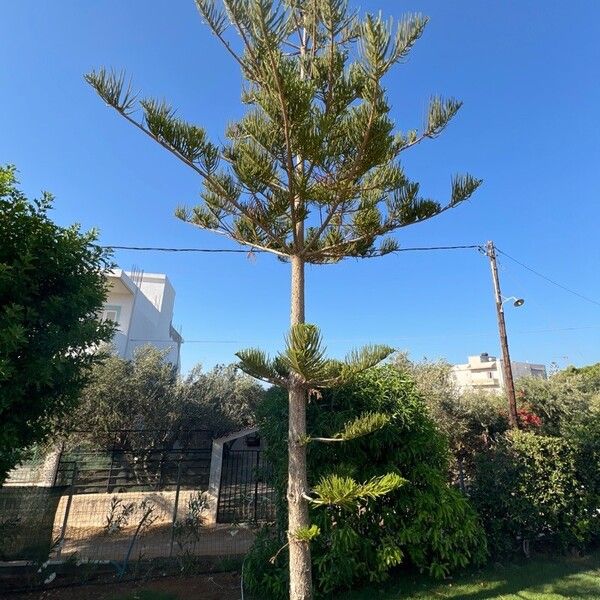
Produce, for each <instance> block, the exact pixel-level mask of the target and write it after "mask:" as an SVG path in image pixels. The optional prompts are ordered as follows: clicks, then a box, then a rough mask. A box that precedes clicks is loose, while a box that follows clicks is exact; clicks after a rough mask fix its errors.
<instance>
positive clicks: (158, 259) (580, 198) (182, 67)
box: [0, 0, 600, 371]
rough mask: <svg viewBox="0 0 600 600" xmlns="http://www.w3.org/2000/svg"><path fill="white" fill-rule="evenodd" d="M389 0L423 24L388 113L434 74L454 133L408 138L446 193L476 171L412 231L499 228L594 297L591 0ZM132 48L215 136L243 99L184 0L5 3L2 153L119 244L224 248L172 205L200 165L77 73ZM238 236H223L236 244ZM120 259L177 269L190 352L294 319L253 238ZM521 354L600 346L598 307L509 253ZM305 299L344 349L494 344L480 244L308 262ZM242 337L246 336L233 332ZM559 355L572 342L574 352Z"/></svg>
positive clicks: (63, 213) (268, 331) (444, 350)
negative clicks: (448, 98) (242, 247)
mask: <svg viewBox="0 0 600 600" xmlns="http://www.w3.org/2000/svg"><path fill="white" fill-rule="evenodd" d="M361 6H362V8H363V9H370V10H378V9H382V10H383V11H384V13H386V14H389V15H399V14H401V13H402V12H411V11H421V12H423V13H425V14H427V15H429V16H430V17H431V23H430V25H429V27H428V29H427V31H426V33H425V35H424V36H423V38H422V39H421V40H420V42H419V43H418V44H417V46H416V47H415V49H414V51H413V53H412V55H411V57H410V60H409V61H408V63H407V64H405V65H403V66H401V67H399V68H397V69H396V70H395V71H394V73H393V75H392V76H391V77H390V78H389V79H388V82H387V83H388V86H389V96H390V100H391V102H392V104H393V116H394V118H395V119H396V121H397V123H398V125H399V126H400V127H402V128H404V129H408V128H411V127H413V126H419V125H420V124H421V123H422V119H423V114H424V110H425V107H426V102H427V99H428V98H429V96H430V95H431V94H434V93H441V94H444V95H453V96H456V97H459V98H461V99H463V100H464V103H465V104H464V107H463V109H462V110H461V112H460V113H459V116H458V117H457V118H456V119H455V120H454V121H453V123H452V125H451V126H450V127H449V129H448V130H447V131H446V133H445V134H444V135H443V136H442V137H441V138H440V139H438V140H435V141H432V142H429V143H427V144H424V145H422V146H420V147H418V148H417V149H415V150H413V151H410V153H407V154H406V156H405V166H406V170H407V171H408V173H409V174H410V175H411V176H412V177H414V178H416V179H420V180H421V181H422V182H423V190H424V192H425V193H427V194H429V195H433V196H437V197H440V198H442V199H443V198H444V197H445V194H446V193H447V190H448V187H449V182H450V177H451V175H452V174H453V173H454V172H457V171H465V170H468V171H470V172H472V173H473V174H475V175H477V176H479V177H482V178H483V179H484V180H485V183H484V186H483V187H482V188H481V189H480V191H479V192H478V193H477V194H476V196H475V197H474V198H473V199H472V200H471V201H470V202H469V203H467V204H465V205H463V206H461V207H460V208H458V209H456V210H454V211H451V212H449V213H446V214H444V215H442V216H441V217H439V218H437V219H434V220H432V221H430V222H427V223H424V224H421V225H418V226H415V227H412V228H410V229H407V230H405V231H404V232H402V233H401V234H400V236H399V240H400V242H401V244H402V245H404V246H412V245H439V244H463V243H474V242H475V243H478V242H485V241H486V240H488V239H493V240H495V242H496V244H497V245H498V247H500V248H502V249H504V250H506V251H507V252H508V253H509V254H511V255H512V256H515V257H516V258H518V259H520V260H522V261H523V262H525V263H527V264H529V265H531V266H532V267H534V268H536V269H538V270H539V271H542V272H543V273H545V274H547V275H548V276H550V277H552V278H554V279H556V280H557V281H559V282H561V283H563V284H565V285H566V286H568V287H570V288H573V289H575V290H578V291H580V292H581V293H583V294H585V295H587V296H590V297H591V298H594V299H596V300H600V278H599V277H598V264H599V262H600V261H599V259H600V250H599V244H598V223H599V219H598V216H599V215H598V212H599V208H598V207H599V202H598V200H599V192H600V185H599V181H598V180H599V177H600V110H598V107H599V106H600V78H599V77H598V65H599V64H600V42H599V40H600V3H597V2H591V1H589V0H572V1H570V2H565V1H558V0H547V1H545V2H541V1H540V0H536V1H533V0H493V1H492V0H487V1H482V0H463V1H458V2H448V1H447V0H423V1H417V0H406V1H402V2H400V1H397V0H365V1H364V2H362V4H361ZM101 65H107V66H114V67H117V68H126V69H127V70H128V71H129V72H130V73H131V74H132V75H133V76H134V80H135V84H136V86H137V87H138V88H139V89H141V90H143V92H144V93H145V94H147V95H153V96H158V97H165V98H167V99H169V100H170V101H171V102H172V103H173V104H174V105H175V106H176V107H178V109H179V111H180V114H181V115H182V116H184V117H186V118H188V119H190V120H194V121H197V122H198V123H200V124H203V125H205V126H206V127H207V129H208V130H209V132H210V133H211V134H212V135H213V136H214V137H215V139H222V132H223V130H224V126H225V124H226V123H227V121H228V120H229V119H231V118H233V117H236V116H237V115H239V114H241V110H242V109H241V105H240V102H239V92H240V75H239V72H238V69H237V68H236V66H235V65H234V64H233V63H232V62H231V61H230V59H229V58H228V57H227V56H226V54H225V52H224V51H223V49H222V48H221V47H220V46H219V45H218V43H217V42H216V40H215V39H214V38H213V37H211V35H210V34H209V32H208V30H207V29H206V28H205V27H204V26H203V25H202V24H201V22H200V19H199V18H198V16H197V14H196V10H195V7H194V3H193V1H192V0H177V1H173V0H128V1H127V2H123V1H121V0H96V1H94V2H82V1H81V0H60V1H59V2H39V1H35V0H21V1H19V2H5V3H4V5H3V7H2V35H1V36H0V90H1V98H2V99H1V110H0V162H2V163H6V162H10V163H14V164H16V165H17V166H18V168H19V169H20V172H21V174H20V178H21V181H22V187H23V188H24V189H25V191H26V192H27V193H28V194H29V195H31V196H34V195H36V194H37V193H38V192H39V191H40V190H41V189H46V190H49V191H51V192H53V193H54V194H55V195H56V197H57V200H56V210H55V213H54V214H55V218H56V220H57V221H58V222H60V223H63V224H67V223H71V222H74V221H76V222H79V223H81V224H82V225H83V227H85V228H89V227H92V226H94V227H98V228H99V229H100V231H101V241H102V242H103V243H106V244H115V245H117V244H123V245H161V246H199V247H225V246H226V245H227V242H226V240H223V239H221V238H217V237H215V236H213V235H212V234H210V233H206V232H203V231H200V230H198V229H195V228H193V227H192V226H189V225H185V224H183V223H181V222H180V221H178V220H176V219H175V218H174V217H173V209H174V208H175V206H177V205H179V204H186V203H187V204H193V203H194V202H195V200H196V198H197V197H198V190H199V184H200V182H199V181H198V180H197V179H196V178H195V176H194V175H193V174H192V173H190V172H189V171H188V170H187V169H186V168H185V167H184V166H183V165H181V164H179V163H178V162H177V160H176V159H174V158H173V157H171V156H170V155H169V154H168V153H166V152H165V151H164V150H162V149H161V148H160V147H159V146H158V145H157V144H155V143H153V142H152V141H151V140H149V139H148V138H146V137H144V136H143V135H142V134H141V133H139V132H138V131H136V130H135V129H134V128H132V127H131V126H130V125H128V124H127V123H126V122H125V121H124V120H123V119H121V118H120V117H119V116H118V115H117V114H116V113H114V112H113V111H111V110H109V109H108V108H106V107H105V106H103V104H102V103H101V102H100V101H99V99H98V98H97V97H96V95H95V94H94V93H93V91H92V90H91V89H90V88H88V86H87V85H86V84H85V83H84V81H83V74H84V73H85V72H87V71H89V70H91V69H92V68H94V67H97V66H101ZM230 247H232V246H231V244H230ZM116 259H117V260H118V262H119V264H120V265H121V266H122V267H123V268H126V269H128V268H130V267H131V266H132V265H136V266H137V267H139V268H141V269H143V270H145V271H148V272H153V271H154V272H156V271H158V272H165V273H167V274H168V276H169V277H170V279H171V280H172V282H173V284H174V286H175V289H176V292H177V299H176V317H175V324H176V325H181V327H182V331H183V335H184V338H185V339H187V340H190V341H191V340H220V341H221V342H220V343H216V342H211V343H191V342H190V343H187V344H185V345H184V348H183V369H184V371H185V370H187V369H189V368H190V367H191V366H192V365H193V364H195V363H197V362H201V363H203V364H204V365H205V366H210V365H212V364H214V363H216V362H231V361H232V360H233V359H234V357H233V354H234V352H235V351H236V350H237V349H239V348H241V347H246V346H248V345H260V346H262V347H265V348H266V349H268V350H270V351H273V350H274V349H276V348H277V347H279V346H280V345H281V344H280V342H281V339H282V335H283V332H284V331H285V330H286V328H287V322H288V268H287V266H286V265H284V264H282V263H280V262H278V261H277V260H275V259H273V258H271V257H267V256H258V257H257V260H256V261H255V262H251V261H249V260H247V259H246V258H245V257H244V256H243V255H210V256H207V255H194V254H189V255H186V254H168V255H165V254H154V253H143V254H142V253H133V252H119V253H118V254H117V255H116ZM501 267H502V268H501V277H502V284H503V292H504V293H505V295H507V296H512V295H517V296H523V297H525V298H526V300H527V302H526V304H525V306H524V307H523V308H521V309H518V310H516V309H512V308H511V309H507V321H508V326H509V333H510V341H511V348H512V355H513V359H515V360H528V361H531V362H543V363H546V364H548V363H550V362H551V361H557V362H559V364H561V366H562V365H564V364H566V363H567V362H568V363H574V364H585V363H589V362H593V361H598V360H600V352H599V344H598V342H599V341H600V306H597V305H593V304H591V303H586V302H584V301H583V300H581V299H579V298H577V297H575V296H572V295H570V294H568V293H566V292H564V291H562V290H560V289H558V288H555V287H552V286H550V285H548V284H547V283H545V282H544V281H542V280H540V279H538V278H536V277H535V276H534V275H533V274H531V273H529V272H527V271H525V270H523V269H521V268H520V267H519V266H517V265H514V264H512V263H511V262H510V261H508V260H503V261H502V265H501ZM307 317H308V319H309V320H310V321H312V322H316V323H318V324H320V325H321V327H322V329H323V332H324V334H325V337H326V340H328V346H329V349H330V351H331V353H332V354H335V355H341V354H344V353H345V352H346V351H347V350H349V349H350V348H352V347H353V346H355V345H358V344H360V343H363V342H387V343H390V344H392V345H394V346H396V347H398V348H401V349H406V350H409V351H410V352H411V354H412V356H413V357H415V358H419V357H422V356H427V357H430V358H434V357H446V358H447V359H449V360H450V361H453V362H462V361H464V359H465V358H466V356H467V355H468V354H477V353H479V352H484V351H487V352H489V353H498V352H499V349H498V341H497V331H496V322H495V312H494V306H493V298H492V288H491V281H490V274H489V267H488V263H487V260H486V259H485V257H483V256H481V255H479V254H477V252H476V251H467V250H464V251H455V252H452V253H423V254H416V253H405V254H400V255H395V256H388V257H385V258H382V259H374V260H370V261H362V262H361V261H349V262H346V263H344V264H342V265H336V266H329V267H311V268H310V269H309V270H308V292H307ZM227 342H233V343H227ZM566 357H568V358H566Z"/></svg>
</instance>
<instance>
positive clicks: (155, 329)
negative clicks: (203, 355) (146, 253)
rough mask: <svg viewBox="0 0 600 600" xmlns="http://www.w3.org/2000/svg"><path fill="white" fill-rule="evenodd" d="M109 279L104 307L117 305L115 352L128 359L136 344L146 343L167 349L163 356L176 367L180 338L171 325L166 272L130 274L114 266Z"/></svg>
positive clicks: (172, 295) (170, 295)
mask: <svg viewBox="0 0 600 600" xmlns="http://www.w3.org/2000/svg"><path fill="white" fill-rule="evenodd" d="M109 280H110V282H111V289H110V291H109V294H108V296H107V300H106V304H105V308H110V307H112V306H115V307H119V317H118V320H117V322H118V331H117V333H116V334H115V337H114V339H113V346H114V348H115V351H116V352H117V354H118V355H119V356H121V357H123V358H126V359H131V358H133V356H134V354H135V352H136V350H137V349H138V348H140V347H141V346H145V345H148V344H150V345H153V346H156V347H157V348H159V349H161V350H165V351H167V355H166V359H167V360H168V361H169V362H171V363H173V364H174V365H177V367H179V351H180V344H181V340H180V339H178V338H177V336H173V335H172V329H171V323H172V320H173V308H174V304H175V290H174V289H173V286H172V285H171V283H170V281H169V280H168V278H167V276H166V275H163V274H159V273H137V274H135V275H134V274H132V273H126V272H124V271H121V270H120V269H117V270H115V271H114V272H112V273H111V275H110V276H109Z"/></svg>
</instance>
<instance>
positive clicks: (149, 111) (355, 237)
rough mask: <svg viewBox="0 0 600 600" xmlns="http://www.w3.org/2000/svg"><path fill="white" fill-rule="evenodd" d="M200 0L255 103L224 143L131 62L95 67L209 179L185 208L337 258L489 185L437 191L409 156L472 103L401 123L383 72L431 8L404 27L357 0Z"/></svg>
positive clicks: (262, 244)
mask: <svg viewBox="0 0 600 600" xmlns="http://www.w3.org/2000/svg"><path fill="white" fill-rule="evenodd" d="M196 4H197V6H198V10H199V12H200V14H201V16H202V18H203V19H204V21H205V22H206V23H207V24H208V26H209V27H210V29H212V31H213V33H214V34H215V35H216V36H217V37H218V38H219V39H220V40H221V41H222V42H223V43H224V44H225V47H226V49H227V50H228V51H229V52H230V53H231V55H232V56H233V58H234V59H235V60H236V62H237V63H238V64H239V66H240V68H241V71H242V74H243V76H244V79H245V85H244V89H243V92H242V101H243V103H244V104H245V105H246V106H247V111H246V114H245V115H244V116H243V117H242V118H241V119H240V120H239V121H237V122H235V123H231V124H230V125H229V126H228V127H227V131H226V141H225V142H224V143H223V144H221V145H218V144H215V143H213V142H211V141H210V140H209V139H208V136H207V134H206V132H205V130H204V129H203V128H202V127H199V126H198V125H195V124H192V123H188V122H187V121H185V120H183V119H182V118H180V117H179V116H177V114H176V112H175V110H174V109H173V108H172V107H171V106H170V105H169V104H168V103H166V102H165V101H159V100H155V99H152V98H142V99H140V98H139V96H138V94H137V93H135V92H134V91H133V90H132V88H131V84H130V83H129V82H128V80H127V78H126V77H125V75H124V73H117V72H115V71H110V70H107V69H104V68H101V69H99V70H97V71H93V72H91V73H89V74H88V75H86V80H87V81H88V82H89V83H90V84H91V85H92V86H93V87H94V88H95V90H96V91H97V92H98V94H99V95H100V96H101V98H102V99H103V100H104V101H105V102H106V103H107V104H108V105H110V106H112V107H113V108H114V109H115V110H117V111H118V112H119V113H121V115H123V116H124V117H125V118H126V119H127V120H129V121H131V122H132V123H133V124H135V125H136V126H137V127H139V128H140V129H141V130H142V131H144V132H145V133H146V134H148V135H149V136H150V137H152V138H153V139H155V140H156V141H157V142H159V143H160V144H161V145H162V146H164V147H165V148H166V149H168V150H169V151H171V152H172V153H173V154H174V155H175V156H177V157H178V158H179V159H180V160H182V161H183V162H184V163H186V164H187V165H188V166H189V167H191V168H192V169H193V170H194V171H196V172H197V173H198V174H199V175H200V176H201V177H202V180H203V183H204V187H203V190H202V193H201V196H202V199H203V203H202V204H201V205H199V206H195V207H192V208H180V209H178V211H177V216H178V217H179V218H181V219H182V220H184V221H186V222H189V223H192V224H194V225H196V226H198V227H201V228H203V229H208V230H212V231H215V232H218V233H221V234H226V235H227V236H229V237H231V238H232V239H234V240H236V241H238V242H240V243H241V244H246V245H249V246H252V247H254V248H262V249H264V250H268V251H270V252H273V253H274V254H277V255H279V256H282V257H287V256H291V255H299V256H301V257H302V259H303V260H304V261H305V262H309V263H330V262H336V261H339V260H341V259H343V258H347V257H367V256H378V255H382V254H387V253H388V252H392V251H394V250H395V249H397V247H398V246H397V244H396V242H395V241H394V240H393V239H390V238H386V237H383V239H381V238H382V236H386V234H389V233H391V232H393V231H395V230H397V229H399V228H402V227H406V226H407V225H412V224H413V223H417V222H420V221H424V220H426V219H429V218H431V217H433V216H435V215H438V214H440V213H441V212H443V211H445V210H447V209H449V208H452V207H454V206H456V205H458V204H460V203H461V202H463V201H464V200H466V199H467V198H469V197H470V196H471V195H472V194H473V192H474V191H475V190H476V189H477V187H478V186H479V184H480V183H481V181H480V180H479V179H476V178H474V177H472V176H471V175H468V174H464V175H456V176H455V177H454V178H453V179H452V182H451V186H450V194H449V197H448V199H447V200H446V202H445V203H440V202H438V201H435V200H432V199H430V198H428V197H426V196H423V195H421V193H420V185H419V183H417V182H415V181H412V180H410V179H409V177H408V176H407V174H406V173H405V171H404V168H403V167H402V164H401V162H400V156H401V154H402V152H404V151H406V150H407V149H409V148H411V147H413V146H415V145H416V144H418V143H420V142H421V141H423V140H426V139H432V138H435V137H437V136H438V135H440V133H442V131H443V130H444V129H445V127H446V126H447V125H448V123H449V122H450V120H451V119H452V118H453V117H454V116H455V115H456V113H457V112H458V110H459V109H460V107H461V105H462V103H461V102H460V101H458V100H455V99H453V98H450V99H444V98H442V97H439V96H434V97H433V98H432V99H431V100H430V103H429V108H428V111H427V116H426V119H425V122H424V123H423V125H422V127H421V128H420V129H417V128H415V129H412V130H410V131H407V132H402V131H395V127H394V123H393V121H392V119H391V118H390V114H389V113H390V104H389V101H388V99H387V96H386V93H385V89H384V87H383V84H382V78H383V77H384V76H385V75H386V74H387V73H388V72H389V71H390V69H391V68H392V67H393V66H394V65H396V64H397V63H398V62H400V61H402V60H403V59H405V58H406V56H407V55H408V53H409V52H410V50H411V49H412V47H413V45H414V44H415V42H416V41H417V40H418V39H419V38H420V37H421V35H422V34H423V31H424V29H425V26H426V24H427V18H426V17H423V16H421V15H418V14H416V15H407V16H405V17H403V18H402V19H400V21H399V22H398V24H397V26H396V27H395V28H394V27H393V25H392V22H391V21H386V20H384V19H383V17H382V16H381V15H378V16H373V15H366V16H365V17H364V18H360V17H359V15H358V14H357V13H355V12H353V11H351V10H350V9H349V7H348V5H347V1H346V0H316V1H315V2H299V1H298V0H284V1H281V2H276V1H275V0H224V1H223V2H215V1H214V0H197V1H196ZM236 33H237V34H238V35H237V37H236V36H234V34H236ZM240 40H241V42H240ZM299 223H301V224H303V225H304V224H305V225H306V228H305V229H303V231H302V232H300V228H299V227H298V224H299ZM302 234H303V235H302Z"/></svg>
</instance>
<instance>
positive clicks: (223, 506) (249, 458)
mask: <svg viewBox="0 0 600 600" xmlns="http://www.w3.org/2000/svg"><path fill="white" fill-rule="evenodd" d="M271 481H272V468H271V466H270V465H269V464H268V463H267V462H266V461H265V460H264V456H263V454H262V452H261V451H260V450H236V451H229V452H227V453H226V454H225V456H224V458H223V466H222V470H221V485H220V491H219V498H218V505H217V521H218V522H219V523H241V522H258V521H273V520H274V518H275V490H274V488H273V486H272V484H271V483H270V482H271Z"/></svg>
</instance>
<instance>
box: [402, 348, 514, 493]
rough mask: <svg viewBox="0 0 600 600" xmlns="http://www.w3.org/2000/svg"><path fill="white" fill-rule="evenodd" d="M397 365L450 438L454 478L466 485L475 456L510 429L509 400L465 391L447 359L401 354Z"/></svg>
mask: <svg viewBox="0 0 600 600" xmlns="http://www.w3.org/2000/svg"><path fill="white" fill-rule="evenodd" d="M393 364H394V367H395V368H396V369H398V370H399V371H400V372H401V373H403V374H404V375H405V376H407V377H410V379H411V380H413V381H414V382H415V386H416V389H417V391H418V393H419V394H420V396H421V397H422V398H423V401H424V402H425V404H426V405H427V408H428V410H429V413H430V415H431V417H432V419H433V420H434V421H435V423H436V425H437V426H438V428H439V429H440V431H441V432H442V433H443V434H444V435H445V436H446V437H447V439H448V441H449V444H450V450H451V451H452V458H453V460H452V461H451V464H450V466H451V473H450V477H451V479H452V480H453V481H456V482H457V483H460V484H461V486H466V485H467V484H468V482H469V480H470V479H471V477H472V474H473V466H474V458H475V456H476V455H477V454H478V453H480V452H482V451H483V450H485V449H486V448H488V447H489V445H490V443H492V442H493V440H494V439H495V438H496V437H497V436H498V435H500V434H502V433H504V432H505V431H506V430H507V429H508V413H507V408H506V407H507V403H506V399H505V398H504V397H503V396H500V395H495V394H490V393H489V392H474V391H473V392H468V393H461V392H460V390H459V389H458V387H457V386H456V384H455V382H454V379H453V378H452V371H451V369H452V365H451V364H450V363H448V362H446V361H445V360H435V361H432V360H427V359H423V360H421V361H419V362H413V361H411V360H409V358H408V356H407V355H406V354H399V355H398V356H396V359H395V361H394V363H393Z"/></svg>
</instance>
